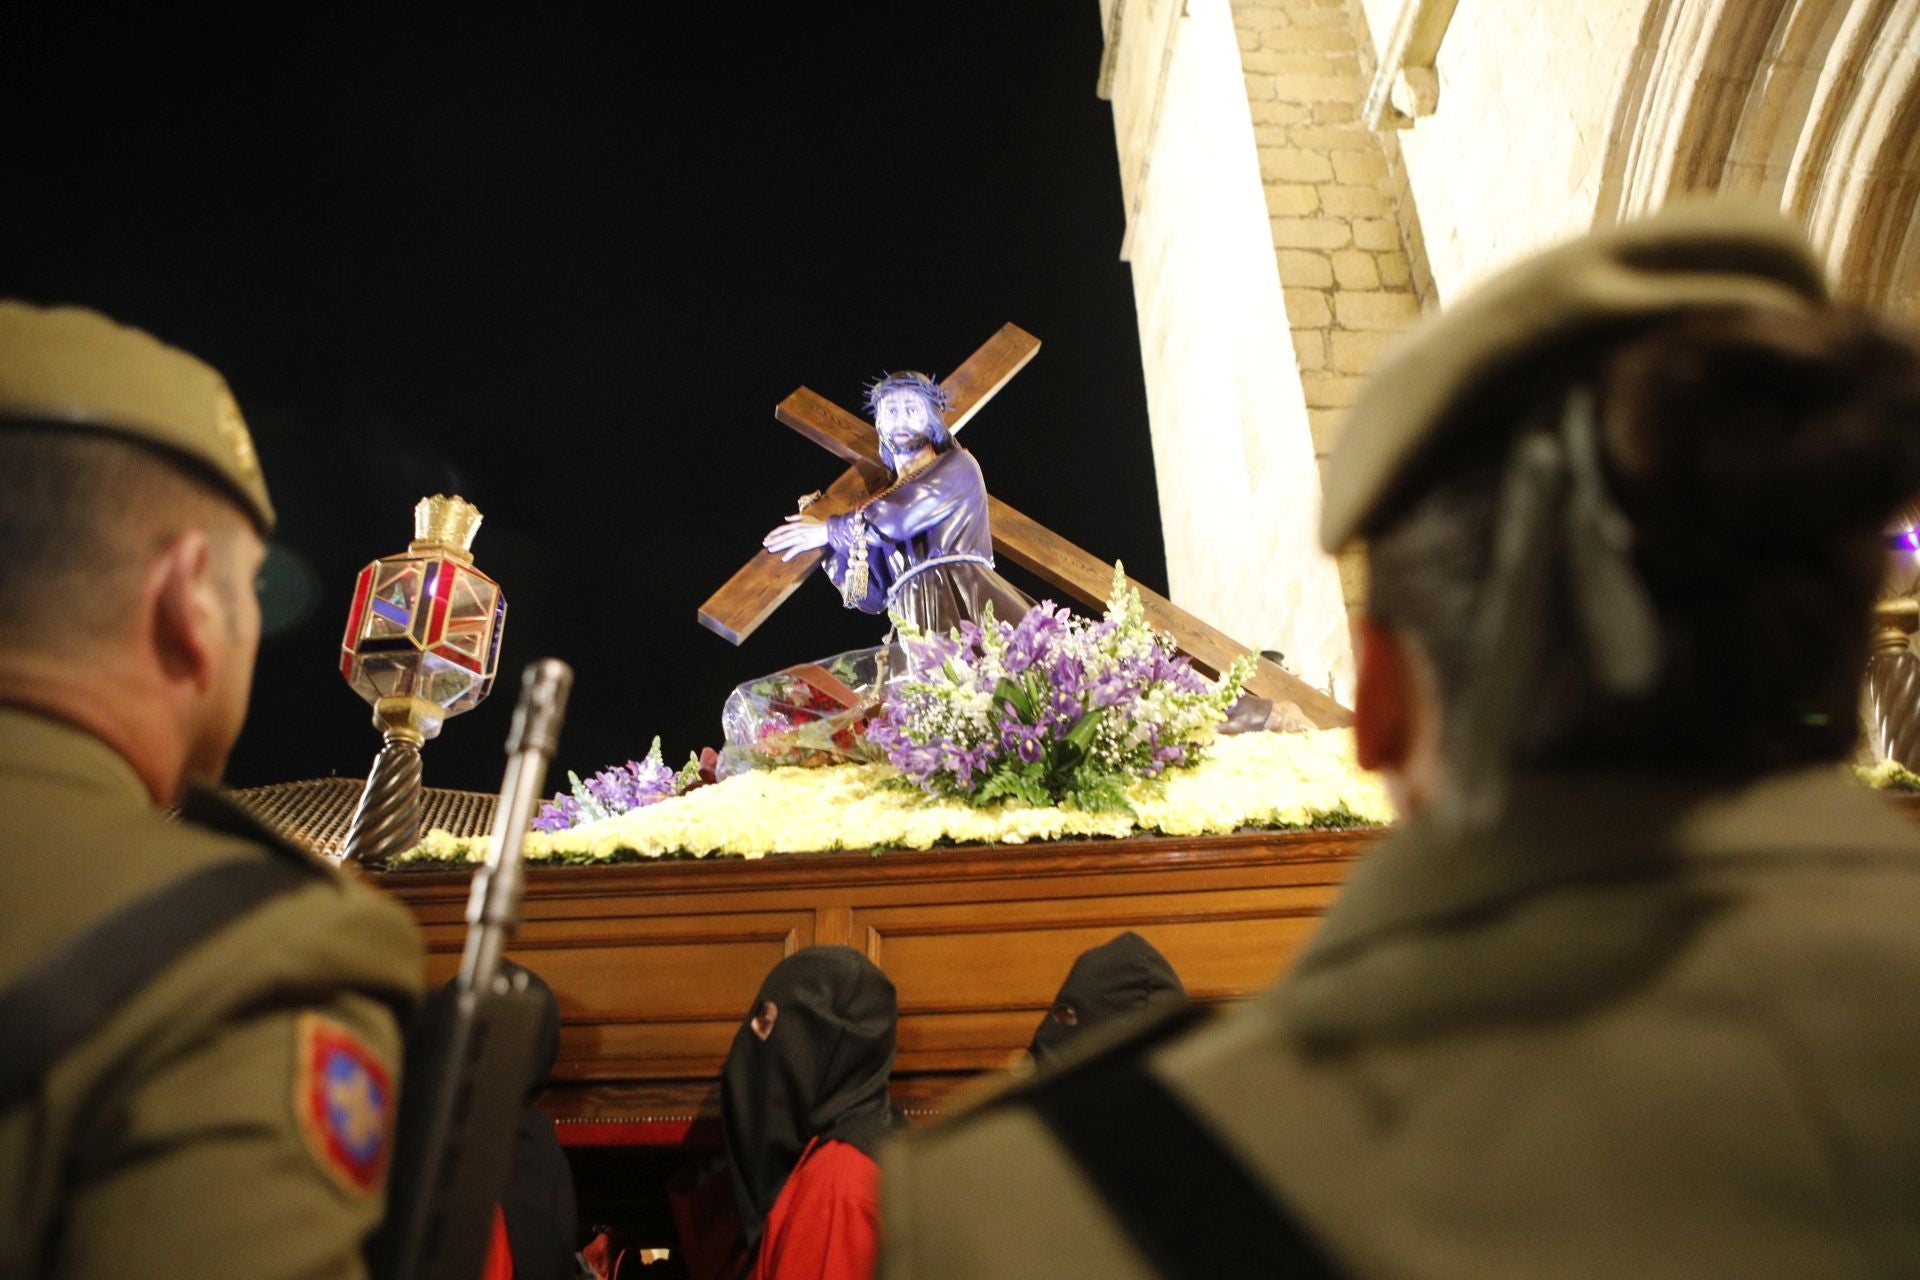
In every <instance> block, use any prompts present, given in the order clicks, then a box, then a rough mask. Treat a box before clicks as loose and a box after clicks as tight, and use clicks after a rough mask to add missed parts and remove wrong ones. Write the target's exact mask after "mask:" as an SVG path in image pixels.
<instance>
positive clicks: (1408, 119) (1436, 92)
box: [1363, 0, 1458, 129]
mask: <svg viewBox="0 0 1920 1280" xmlns="http://www.w3.org/2000/svg"><path fill="white" fill-rule="evenodd" d="M1457 3H1458V0H1404V2H1403V3H1402V4H1401V6H1400V13H1399V16H1398V17H1396V18H1395V19H1394V22H1393V30H1392V31H1390V32H1388V34H1387V42H1386V44H1385V45H1384V46H1383V47H1382V48H1381V50H1380V65H1379V66H1378V67H1377V68H1375V70H1374V73H1373V84H1372V85H1370V86H1369V87H1368V89H1367V105H1366V109H1365V111H1364V113H1363V114H1364V118H1365V120H1366V122H1367V127H1368V128H1369V129H1411V128H1412V127H1413V123H1414V121H1415V120H1417V119H1419V118H1420V117H1422V116H1430V115H1432V114H1433V113H1434V111H1435V110H1437V109H1438V108H1439V105H1440V76H1439V74H1438V73H1437V72H1436V71H1435V70H1434V63H1435V61H1436V60H1437V59H1438V58H1439V56H1440V42H1441V41H1442V40H1443V39H1445V38H1446V34H1447V24H1448V23H1450V22H1452V21H1453V10H1454V6H1455V5H1456V4H1457Z"/></svg>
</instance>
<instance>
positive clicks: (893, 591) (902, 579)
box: [887, 551, 993, 609]
mask: <svg viewBox="0 0 1920 1280" xmlns="http://www.w3.org/2000/svg"><path fill="white" fill-rule="evenodd" d="M943 564H977V565H979V566H980V567H982V568H984V569H991V568H993V557H992V556H983V555H981V554H979V553H978V552H975V551H949V552H948V553H946V554H945V555H938V556H931V557H929V558H928V559H925V560H922V561H921V562H920V563H919V564H916V565H914V566H913V567H912V568H911V569H908V570H907V571H906V572H905V573H903V574H901V575H900V576H899V577H898V578H895V579H894V580H893V585H892V586H891V587H888V588H887V607H888V608H889V609H891V608H892V607H893V602H894V599H895V597H897V596H898V595H899V594H900V588H902V587H904V586H906V585H907V584H908V583H909V582H912V581H913V580H914V579H915V578H917V577H919V576H920V575H921V574H923V573H925V572H926V571H927V570H929V569H932V568H936V567H938V566H940V565H943Z"/></svg>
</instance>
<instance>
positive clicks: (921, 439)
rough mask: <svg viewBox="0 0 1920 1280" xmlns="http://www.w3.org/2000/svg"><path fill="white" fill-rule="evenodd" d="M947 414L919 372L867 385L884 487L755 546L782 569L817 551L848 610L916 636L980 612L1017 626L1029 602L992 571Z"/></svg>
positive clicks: (981, 488)
mask: <svg viewBox="0 0 1920 1280" xmlns="http://www.w3.org/2000/svg"><path fill="white" fill-rule="evenodd" d="M948 407H949V406H948V403H947V393H946V391H945V390H944V389H943V388H942V387H941V386H940V384H939V383H937V382H935V381H934V380H933V379H931V378H929V377H928V376H927V375H925V374H924V373H916V372H914V371H913V370H905V371H902V372H900V373H889V374H887V375H886V376H885V377H883V378H881V379H880V380H879V381H878V382H875V383H874V384H873V385H872V386H870V387H869V388H868V389H867V411H868V412H869V413H870V414H871V415H872V416H873V425H874V431H875V432H876V433H877V435H878V437H879V445H880V455H881V457H882V458H884V459H885V460H886V463H887V466H888V468H889V469H890V470H891V471H892V472H893V476H894V479H893V483H892V484H891V485H889V486H887V488H886V489H884V490H883V491H881V492H880V493H879V494H877V495H875V496H874V497H872V498H869V499H868V500H867V501H866V502H864V503H862V504H861V505H860V506H859V507H857V508H855V509H854V510H852V511H849V512H846V513H845V514H843V515H835V516H828V517H827V518H826V519H824V520H822V519H820V518H819V517H817V516H812V515H808V514H807V513H806V512H805V511H804V510H803V511H802V512H801V513H800V514H798V515H791V516H788V517H787V518H786V521H785V522H784V523H782V524H781V525H780V526H779V527H778V528H776V529H774V530H772V531H771V532H769V533H768V534H767V536H766V537H765V538H764V539H763V540H762V543H761V545H763V546H764V547H766V549H767V550H768V551H770V552H772V553H773V554H774V555H777V556H780V557H781V558H782V559H785V560H791V559H793V558H794V557H795V556H797V555H800V554H802V553H804V552H807V551H811V550H814V549H815V548H821V549H824V550H825V551H826V558H825V559H824V560H823V561H822V564H823V567H824V568H825V569H826V571H827V577H828V578H829V579H830V580H831V581H832V582H833V584H834V586H836V587H838V588H839V589H840V597H841V599H842V600H843V601H844V602H845V603H846V605H847V607H848V608H852V609H860V610H862V611H864V612H866V613H886V612H892V613H897V614H899V615H900V616H901V617H903V618H905V619H906V620H907V621H908V622H910V623H912V624H913V625H914V626H916V627H919V628H921V629H922V630H925V631H930V632H934V633H936V634H938V633H943V632H946V631H948V630H950V629H951V628H953V627H955V626H958V625H959V624H960V623H961V622H963V621H977V620H978V619H979V618H980V616H981V614H982V613H983V612H984V610H985V607H986V605H987V604H989V603H991V604H992V605H993V612H994V616H995V617H996V618H998V619H1001V620H1003V621H1007V622H1017V621H1019V619H1020V617H1021V616H1022V615H1023V614H1025V613H1026V611H1027V609H1028V608H1030V607H1031V606H1032V604H1033V602H1032V600H1030V599H1028V597H1027V596H1026V595H1025V594H1024V593H1023V592H1021V591H1020V590H1019V589H1018V588H1017V587H1015V586H1014V585H1013V584H1012V583H1010V582H1008V581H1007V580H1006V579H1004V578H1002V577H1001V576H1000V575H999V574H998V573H996V572H994V567H993V534H992V531H991V530H990V529H989V527H988V523H987V487H986V481H985V480H984V479H982V477H981V475H980V464H979V463H977V462H975V461H974V460H973V455H972V454H971V453H968V452H967V451H966V450H965V449H962V448H961V447H960V446H959V445H958V444H956V443H955V442H954V439H953V435H952V433H951V432H949V431H948V430H947V424H946V419H945V418H944V417H943V416H942V415H943V414H944V413H945V412H946V411H947V409H948Z"/></svg>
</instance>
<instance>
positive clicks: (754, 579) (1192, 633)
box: [700, 324, 1353, 729]
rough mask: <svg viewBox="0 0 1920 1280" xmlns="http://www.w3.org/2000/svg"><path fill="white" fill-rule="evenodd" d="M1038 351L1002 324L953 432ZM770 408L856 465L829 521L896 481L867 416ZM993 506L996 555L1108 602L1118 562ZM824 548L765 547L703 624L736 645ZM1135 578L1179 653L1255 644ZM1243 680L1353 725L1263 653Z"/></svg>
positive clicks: (1231, 654)
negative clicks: (785, 556) (787, 556)
mask: <svg viewBox="0 0 1920 1280" xmlns="http://www.w3.org/2000/svg"><path fill="white" fill-rule="evenodd" d="M1039 350H1040V340H1039V339H1038V338H1036V337H1034V336H1033V335H1032V334H1030V333H1028V332H1026V331H1025V330H1024V329H1021V328H1020V327H1019V326H1018V325H1013V324H1008V325H1003V326H1001V328H1000V332H998V333H996V334H994V335H993V337H991V338H989V339H988V340H987V342H986V344H985V345H984V346H982V347H981V348H980V349H979V350H978V351H976V352H974V353H973V354H972V355H971V356H969V357H967V360H966V362H965V363H964V364H962V365H961V366H960V367H959V368H957V369H955V370H954V371H953V372H952V373H950V374H948V375H947V376H946V377H945V378H944V379H942V380H941V383H940V385H941V387H942V388H943V389H944V390H945V391H946V393H947V399H948V403H949V404H950V405H951V409H950V412H949V414H948V422H947V428H948V430H949V431H951V432H953V433H955V434H958V433H959V430H960V428H961V427H963V426H965V425H966V423H967V422H968V421H969V420H970V419H971V418H972V417H973V415H974V414H976V413H978V412H979V411H980V409H981V407H982V406H984V405H985V404H986V403H987V401H989V400H991V399H992V398H993V397H994V395H995V394H996V393H998V392H999V390H1000V388H1002V387H1004V386H1006V385H1007V383H1008V382H1009V381H1011V380H1012V378H1013V375H1014V374H1016V373H1018V372H1020V370H1021V369H1023V368H1025V367H1026V364H1027V361H1029V360H1031V359H1033V357H1034V353H1035V352H1037V351H1039ZM773 416H774V417H776V418H778V419H779V420H780V421H781V422H784V423H785V424H786V425H787V426H789V427H792V428H793V429H794V430H795V431H798V432H799V433H800V434H801V435H803V436H805V437H807V439H809V440H811V441H813V442H814V443H815V444H817V445H819V446H820V447H821V448H823V449H826V450H827V451H828V452H829V453H832V454H835V455H836V456H838V457H839V458H841V459H842V460H843V461H846V462H849V463H851V464H852V465H851V466H850V467H848V469H847V470H846V471H845V472H844V473H842V474H841V476H840V478H839V479H837V480H835V481H834V482H833V483H832V484H831V485H830V486H828V488H827V490H826V492H825V493H824V494H823V495H822V496H821V497H820V498H819V500H818V501H816V502H815V503H814V504H813V505H812V506H810V507H808V508H807V513H808V514H809V515H816V516H819V517H820V518H821V519H825V518H826V517H828V516H830V515H839V514H841V513H842V512H846V511H851V510H853V509H854V508H855V507H857V506H859V505H860V503H862V502H864V501H865V500H866V499H867V498H868V497H870V496H871V495H873V494H876V493H878V492H880V491H881V490H882V489H884V488H886V487H887V485H888V484H890V483H892V479H893V477H892V474H891V473H890V472H889V471H888V469H887V465H886V463H885V462H884V461H882V459H881V457H880V452H879V447H878V445H877V444H876V442H875V438H874V433H873V427H872V426H871V425H870V424H869V423H868V422H867V421H866V420H865V419H863V418H861V417H858V416H857V415H855V414H852V413H849V412H847V411H846V410H845V409H842V408H840V407H839V406H838V405H836V404H833V403H832V402H831V401H828V400H826V399H825V398H823V397H821V396H819V395H816V394H815V393H813V392H812V391H809V390H808V389H807V388H805V387H801V388H800V389H799V390H797V391H795V392H794V393H793V394H792V395H790V396H788V397H787V398H786V399H785V400H782V401H781V402H780V403H779V405H777V406H776V407H775V408H774V411H773ZM987 511H988V516H987V518H988V521H989V523H990V524H991V525H992V528H993V549H994V551H995V552H996V553H998V554H999V555H1003V556H1005V557H1006V558H1007V559H1009V560H1011V561H1012V562H1013V563H1015V564H1017V565H1019V566H1020V567H1021V568H1023V569H1026V570H1028V571H1029V572H1031V573H1033V574H1035V575H1036V576H1038V577H1039V578H1041V579H1043V580H1044V581H1046V582H1047V583H1048V584H1050V585H1052V586H1054V587H1057V588H1059V589H1060V590H1061V591H1063V592H1065V593H1066V594H1067V595H1069V596H1071V597H1072V598H1073V599H1075V600H1077V601H1079V602H1080V603H1081V604H1083V605H1086V606H1088V607H1090V608H1093V609H1102V608H1104V607H1105V606H1106V599H1107V592H1108V591H1109V590H1110V589H1111V588H1112V586H1113V565H1112V564H1111V563H1109V562H1107V561H1104V560H1101V559H1100V558H1099V557H1097V556H1095V555H1093V554H1092V553H1091V552H1088V551H1084V550H1082V549H1081V548H1079V547H1077V546H1075V545H1074V544H1073V543H1071V542H1068V541H1067V540H1066V539H1065V538H1062V537H1060V536H1059V535H1058V534H1055V533H1054V532H1052V531H1051V530H1049V529H1048V528H1046V526H1044V525H1042V524H1040V523H1039V522H1038V521H1036V520H1034V519H1033V518H1031V517H1030V516H1027V515H1024V514H1022V513H1021V512H1019V511H1016V510H1014V509H1013V508H1012V507H1010V506H1008V505H1007V504H1006V503H1004V502H1002V501H1001V500H1000V499H998V498H996V497H994V496H993V495H992V494H991V493H989V494H988V495H987ZM825 555H826V552H825V551H824V550H815V551H808V552H805V553H803V554H801V555H798V556H795V557H794V558H793V559H792V560H782V559H781V558H780V557H779V556H777V555H774V554H773V553H771V552H768V551H761V552H760V553H758V554H757V555H755V556H754V557H753V559H751V560H749V561H748V562H747V563H746V564H745V565H743V566H742V567H741V568H740V571H739V572H737V573H735V574H734V575H733V577H731V578H729V579H727V582H726V585H724V586H722V587H721V588H720V589H719V590H718V591H716V592H714V593H713V595H711V596H710V597H708V599H707V602H706V603H705V604H703V605H701V606H700V622H701V624H702V625H703V626H705V627H707V628H708V629H709V630H711V631H713V632H715V633H716V634H719V635H722V636H725V637H726V638H727V639H728V640H731V641H732V642H733V643H734V644H739V643H741V642H742V641H744V640H745V639H746V638H747V637H748V636H750V635H752V634H753V632H754V630H755V629H756V628H758V627H759V625H760V624H761V623H762V622H765V621H766V620H767V617H768V615H770V614H771V613H772V612H773V611H774V610H775V609H777V608H779V607H780V605H781V603H782V602H783V601H785V600H786V598H787V597H788V596H790V595H792V594H793V592H794V589H795V588H796V587H798V586H799V585H800V584H801V583H802V582H804V581H805V580H806V579H807V576H808V575H809V574H811V573H812V572H813V570H814V569H815V568H816V567H818V566H819V564H820V561H821V560H822V559H823V558H824V557H825ZM1128 581H1129V582H1130V583H1132V585H1133V587H1134V589H1135V590H1137V591H1138V592H1139V593H1140V603H1141V606H1142V609H1143V611H1144V612H1145V614H1146V617H1147V621H1148V622H1149V623H1150V624H1151V625H1152V626H1153V628H1154V629H1155V630H1157V631H1164V632H1166V633H1167V634H1169V635H1171V636H1172V637H1173V641H1174V644H1175V645H1177V646H1178V647H1179V649H1180V651H1181V652H1182V653H1184V654H1186V655H1187V656H1188V657H1189V658H1191V659H1192V660H1193V664H1194V665H1195V666H1196V667H1198V668H1200V669H1201V670H1202V671H1205V672H1206V673H1207V674H1209V675H1214V676H1218V675H1219V674H1220V673H1221V672H1222V671H1225V670H1226V669H1227V668H1228V667H1229V666H1231V665H1233V662H1234V660H1235V659H1236V658H1239V657H1240V656H1241V655H1242V654H1245V653H1247V652H1249V650H1248V648H1247V646H1245V645H1243V644H1239V643H1237V642H1235V641H1234V640H1233V639H1232V638H1230V637H1228V636H1226V635H1223V634H1222V633H1221V632H1219V631H1216V630H1215V629H1214V628H1212V627H1210V626H1208V625H1207V624H1206V623H1204V622H1202V621H1201V620H1200V619H1198V618H1196V617H1194V616H1193V615H1192V614H1190V613H1187V612H1186V611H1185V610H1183V609H1181V608H1180V607H1178V606H1177V605H1175V604H1174V603H1173V602H1172V601H1171V600H1168V599H1167V598H1166V597H1165V596H1162V595H1158V594H1156V593H1155V592H1152V591H1149V590H1148V589H1147V588H1145V587H1143V586H1141V585H1140V584H1139V583H1137V582H1133V580H1132V579H1131V578H1130V579H1128ZM1246 687H1247V690H1248V691H1249V692H1250V693H1253V694H1256V695H1258V696H1260V697H1263V698H1272V699H1274V700H1275V701H1285V702H1291V703H1293V704H1294V705H1296V706H1298V707H1299V708H1300V710H1301V712H1302V713H1303V714H1305V716H1306V717H1307V719H1309V720H1311V721H1312V722H1313V723H1314V724H1316V725H1318V726H1319V727H1320V728H1323V729H1328V728H1335V727H1338V726H1342V725H1348V724H1352V723H1353V713H1352V712H1351V711H1349V710H1347V709H1346V708H1345V707H1343V706H1341V705H1340V704H1339V703H1337V702H1335V701H1334V700H1333V699H1332V698H1330V697H1328V696H1327V695H1326V694H1325V693H1323V692H1321V691H1320V690H1318V689H1316V688H1314V687H1313V686H1312V685H1310V684H1308V683H1306V681H1304V680H1301V679H1300V678H1299V677H1298V676H1295V675H1293V674H1291V673H1290V672H1288V671H1285V670H1283V669H1282V668H1281V667H1279V666H1278V665H1276V664H1274V663H1272V662H1269V661H1267V660H1266V659H1265V658H1262V659H1260V661H1259V666H1258V667H1257V668H1256V669H1255V671H1254V674H1253V677H1252V678H1251V679H1250V680H1248V681H1247V685H1246Z"/></svg>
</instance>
